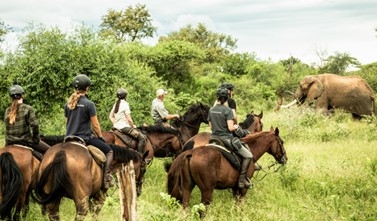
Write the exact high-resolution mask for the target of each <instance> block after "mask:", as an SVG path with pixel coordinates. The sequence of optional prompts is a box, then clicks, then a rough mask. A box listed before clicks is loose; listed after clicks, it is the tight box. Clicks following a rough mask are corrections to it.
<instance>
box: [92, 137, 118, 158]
mask: <svg viewBox="0 0 377 221" xmlns="http://www.w3.org/2000/svg"><path fill="white" fill-rule="evenodd" d="M86 144H88V145H93V146H95V147H97V148H98V149H100V150H101V151H102V152H103V153H104V154H107V153H108V152H109V151H111V150H112V149H111V147H110V146H109V145H108V144H107V143H105V142H103V141H102V140H100V139H99V138H97V137H93V138H90V139H89V140H88V141H86Z"/></svg>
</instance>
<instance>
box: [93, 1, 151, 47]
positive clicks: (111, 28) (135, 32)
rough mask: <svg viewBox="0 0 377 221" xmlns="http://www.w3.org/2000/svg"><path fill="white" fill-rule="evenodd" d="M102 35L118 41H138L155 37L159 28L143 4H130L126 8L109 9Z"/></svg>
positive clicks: (104, 17)
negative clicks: (153, 22) (118, 9)
mask: <svg viewBox="0 0 377 221" xmlns="http://www.w3.org/2000/svg"><path fill="white" fill-rule="evenodd" d="M100 26H101V35H102V36H104V37H105V38H106V37H112V38H114V39H116V41H117V42H123V41H131V42H133V41H136V40H140V39H142V38H145V37H153V36H154V34H155V32H156V31H157V28H156V27H154V26H153V25H152V18H151V15H150V14H149V11H148V9H146V6H145V5H143V4H139V3H138V4H136V6H135V7H132V6H128V7H127V9H125V10H120V11H115V10H112V9H110V10H108V13H107V15H105V16H103V18H102V23H101V25H100Z"/></svg>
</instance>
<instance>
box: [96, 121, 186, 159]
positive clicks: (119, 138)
mask: <svg viewBox="0 0 377 221" xmlns="http://www.w3.org/2000/svg"><path fill="white" fill-rule="evenodd" d="M139 129H140V130H142V131H143V132H144V133H145V134H146V135H147V142H146V144H145V146H144V152H147V151H148V152H149V153H148V156H147V160H148V161H150V160H151V159H152V158H153V157H154V156H155V153H156V152H157V151H159V150H161V149H162V150H164V151H166V152H173V153H175V152H177V151H180V150H181V144H180V140H179V131H178V130H176V129H173V128H170V127H163V126H148V127H140V128H139ZM102 136H103V138H104V139H105V141H106V143H109V144H116V145H119V146H126V147H130V148H132V149H134V150H137V140H135V139H134V138H131V137H130V136H126V135H124V134H123V133H121V132H119V131H102Z"/></svg>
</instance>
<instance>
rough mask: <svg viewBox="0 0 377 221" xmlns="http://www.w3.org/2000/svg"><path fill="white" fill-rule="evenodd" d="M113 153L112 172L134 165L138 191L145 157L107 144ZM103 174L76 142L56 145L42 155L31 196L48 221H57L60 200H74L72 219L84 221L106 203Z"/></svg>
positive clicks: (99, 167) (82, 146) (85, 150)
mask: <svg viewBox="0 0 377 221" xmlns="http://www.w3.org/2000/svg"><path fill="white" fill-rule="evenodd" d="M110 146H111V148H112V149H113V152H114V159H113V163H112V165H111V166H112V168H113V171H114V170H116V169H118V168H119V167H120V166H121V164H122V163H128V162H130V161H131V160H132V161H133V163H134V170H135V179H136V186H137V188H140V186H141V184H142V182H140V180H142V179H143V176H144V173H145V169H146V162H145V155H146V154H147V153H146V154H145V155H144V156H141V154H140V153H138V152H136V151H134V150H132V149H129V148H125V147H119V146H116V145H110ZM102 184H103V171H102V169H101V166H100V165H99V164H97V162H96V161H95V159H94V158H93V157H92V155H91V154H90V153H89V151H88V148H87V147H86V146H84V145H83V144H81V143H78V142H65V143H58V144H56V145H54V146H52V147H51V148H50V149H49V150H47V151H46V153H45V154H44V156H43V159H42V161H41V164H40V167H39V173H38V183H37V186H36V188H35V194H34V195H33V197H34V198H35V200H36V201H37V202H38V203H40V204H42V205H43V212H44V213H47V214H48V217H49V219H50V220H59V205H60V202H61V200H62V198H63V197H68V198H70V199H73V201H74V203H75V205H76V218H75V220H84V219H85V216H86V215H87V213H88V211H89V209H90V210H91V211H92V212H94V213H95V214H98V213H99V212H100V210H101V208H102V206H103V204H104V202H105V200H106V192H107V189H104V188H103V187H102Z"/></svg>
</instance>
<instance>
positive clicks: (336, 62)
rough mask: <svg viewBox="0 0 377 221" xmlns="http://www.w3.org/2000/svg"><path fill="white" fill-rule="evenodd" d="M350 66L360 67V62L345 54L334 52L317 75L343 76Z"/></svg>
mask: <svg viewBox="0 0 377 221" xmlns="http://www.w3.org/2000/svg"><path fill="white" fill-rule="evenodd" d="M350 65H360V62H359V61H358V60H357V59H356V58H354V57H351V56H350V55H349V54H347V53H339V52H335V55H331V56H329V57H328V58H327V59H326V60H325V65H324V66H323V67H320V68H319V73H334V74H340V75H341V74H344V73H345V71H346V70H347V68H348V67H349V66H350Z"/></svg>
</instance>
